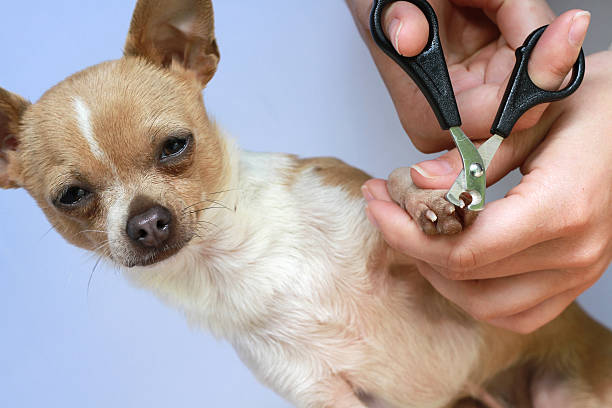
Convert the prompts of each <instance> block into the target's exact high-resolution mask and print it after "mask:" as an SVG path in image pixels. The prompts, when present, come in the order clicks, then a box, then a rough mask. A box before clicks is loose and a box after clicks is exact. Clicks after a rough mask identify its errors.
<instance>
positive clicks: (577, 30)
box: [568, 11, 591, 47]
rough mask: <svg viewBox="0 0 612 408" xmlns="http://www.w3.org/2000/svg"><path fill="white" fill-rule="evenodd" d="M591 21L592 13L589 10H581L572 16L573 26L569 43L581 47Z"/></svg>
mask: <svg viewBox="0 0 612 408" xmlns="http://www.w3.org/2000/svg"><path fill="white" fill-rule="evenodd" d="M590 22H591V13H589V12H588V11H580V12H578V13H576V14H575V15H574V18H572V26H571V27H570V30H569V38H568V40H569V43H570V44H571V45H573V46H574V47H579V46H580V45H581V44H582V42H583V41H584V38H585V37H586V33H587V29H588V28H589V23H590Z"/></svg>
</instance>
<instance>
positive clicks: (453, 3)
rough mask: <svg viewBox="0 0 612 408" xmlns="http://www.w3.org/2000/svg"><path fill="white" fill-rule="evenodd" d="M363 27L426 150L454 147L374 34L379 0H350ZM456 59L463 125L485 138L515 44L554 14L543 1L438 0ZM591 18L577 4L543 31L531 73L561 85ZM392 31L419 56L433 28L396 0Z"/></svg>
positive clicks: (537, 113)
mask: <svg viewBox="0 0 612 408" xmlns="http://www.w3.org/2000/svg"><path fill="white" fill-rule="evenodd" d="M346 2H347V4H348V6H349V8H350V10H351V12H352V13H353V16H354V18H355V21H356V23H357V26H358V28H359V30H360V32H361V34H362V37H363V38H364V41H365V42H366V44H367V45H368V47H369V49H370V52H371V53H372V56H373V58H374V61H375V62H376V65H377V66H378V69H379V71H380V73H381V75H382V77H383V79H384V81H385V83H386V85H387V89H388V90H389V93H390V94H391V97H392V99H393V102H394V103H395V107H396V110H397V112H398V115H399V117H400V120H401V122H402V125H403V127H404V129H405V130H406V132H407V133H408V135H409V136H410V138H411V139H412V142H413V143H414V145H415V146H416V147H417V148H418V149H419V150H421V151H424V152H428V153H431V152H436V151H440V150H442V149H446V148H449V147H451V144H452V139H451V138H450V137H449V135H448V133H446V132H444V131H442V130H441V129H440V128H439V125H438V122H437V120H436V118H435V116H434V114H433V112H432V111H431V109H430V107H429V105H428V104H427V102H426V100H425V97H424V96H423V95H422V94H421V92H420V91H419V89H418V88H417V86H416V85H415V84H414V83H413V82H412V80H411V79H410V77H409V76H408V75H407V74H406V73H405V72H404V71H402V69H401V68H399V67H398V66H397V65H396V64H395V62H393V61H392V60H391V59H390V58H389V57H387V56H386V55H385V54H384V53H383V52H382V51H380V50H379V49H378V48H377V47H376V45H375V44H374V42H373V40H372V38H371V36H370V33H369V14H370V9H371V7H372V0H346ZM430 3H431V4H432V6H433V7H434V9H435V10H436V13H437V15H438V19H439V25H440V38H441V41H442V44H443V48H444V52H445V55H446V58H447V62H448V64H449V73H450V77H451V81H452V82H453V86H454V90H455V95H456V98H457V104H458V106H459V111H460V113H461V116H462V119H463V129H464V130H465V132H466V133H467V135H468V136H470V138H472V139H486V138H487V137H489V128H490V126H491V123H493V119H494V117H495V113H496V111H497V107H498V105H499V102H500V100H501V98H502V96H503V93H504V90H505V87H506V84H507V81H508V78H509V76H510V73H511V71H512V68H513V66H514V63H515V56H514V50H515V49H516V48H517V47H519V46H520V45H521V44H522V43H523V42H524V40H525V38H527V36H528V35H529V34H530V33H531V32H532V31H533V30H534V29H536V28H538V27H540V26H542V25H544V24H549V23H551V22H552V21H553V19H554V17H555V15H554V13H553V12H552V10H551V9H550V7H549V6H548V4H547V3H546V1H544V0H526V1H505V2H504V1H503V0H498V1H484V0H431V1H430ZM588 23H589V14H588V13H587V12H583V11H579V10H572V11H568V12H566V13H564V14H563V15H562V16H560V17H558V18H557V19H556V20H554V22H553V23H552V24H551V25H550V27H549V28H548V29H547V30H546V32H545V33H544V34H543V35H542V37H541V38H540V40H539V41H538V44H537V46H536V48H535V50H534V52H533V54H532V56H531V59H530V63H529V74H530V76H531V78H532V80H533V81H534V82H535V83H536V84H537V85H538V86H540V87H542V88H544V89H551V90H552V89H556V88H557V87H558V86H559V85H560V84H561V82H562V81H563V79H564V78H565V76H566V74H567V72H569V70H570V69H571V67H572V65H573V64H574V62H575V61H576V58H577V56H578V52H579V50H580V47H581V46H582V42H583V40H584V37H585V35H586V30H587V26H588ZM383 27H384V28H385V31H386V34H387V37H388V38H389V39H390V40H391V42H392V43H393V44H394V45H395V48H396V49H397V50H398V52H399V53H400V54H402V55H406V56H412V55H416V54H418V53H419V52H420V51H421V50H422V49H423V48H424V47H425V45H426V43H427V39H428V34H429V27H428V23H427V20H426V19H425V16H424V15H423V13H422V12H421V11H420V10H419V9H418V8H417V7H416V6H415V5H413V4H411V3H408V2H396V3H393V4H392V5H391V6H389V7H388V8H387V9H386V10H385V13H384V15H383ZM546 108H547V105H541V106H539V107H537V108H534V109H532V110H530V111H529V112H528V113H527V114H525V115H524V116H523V118H522V119H521V120H520V121H519V122H518V123H517V125H516V127H515V129H517V130H521V129H526V128H529V127H531V126H533V125H534V124H536V123H537V122H538V121H539V119H540V117H541V116H542V114H543V112H544V111H545V109H546Z"/></svg>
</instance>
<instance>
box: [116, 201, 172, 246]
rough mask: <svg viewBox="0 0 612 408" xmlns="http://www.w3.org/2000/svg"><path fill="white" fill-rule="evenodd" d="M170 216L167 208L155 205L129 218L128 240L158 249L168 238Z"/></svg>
mask: <svg viewBox="0 0 612 408" xmlns="http://www.w3.org/2000/svg"><path fill="white" fill-rule="evenodd" d="M171 222H172V215H171V214H170V211H168V209H167V208H165V207H162V206H159V205H156V206H154V207H151V208H149V209H148V210H147V211H145V212H143V213H142V214H138V215H135V216H133V217H132V218H130V219H129V220H128V222H127V234H128V237H130V239H131V240H132V241H133V242H135V243H137V244H140V245H143V246H145V247H149V248H159V247H161V246H162V245H163V244H164V242H166V241H167V240H168V237H169V236H170V223H171Z"/></svg>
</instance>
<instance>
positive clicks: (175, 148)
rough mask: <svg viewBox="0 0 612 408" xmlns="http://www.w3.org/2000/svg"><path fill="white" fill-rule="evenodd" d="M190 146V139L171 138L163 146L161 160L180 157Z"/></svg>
mask: <svg viewBox="0 0 612 408" xmlns="http://www.w3.org/2000/svg"><path fill="white" fill-rule="evenodd" d="M188 144H189V138H188V137H183V136H181V137H171V138H170V139H168V140H166V141H165V142H164V145H163V146H162V150H161V155H160V159H161V160H165V159H169V158H171V157H176V156H178V155H180V154H181V153H183V152H184V151H185V149H187V145H188Z"/></svg>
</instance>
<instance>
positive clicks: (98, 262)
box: [87, 255, 103, 299]
mask: <svg viewBox="0 0 612 408" xmlns="http://www.w3.org/2000/svg"><path fill="white" fill-rule="evenodd" d="M102 256H103V255H100V256H99V257H98V260H97V261H96V263H95V264H94V266H93V268H91V273H90V274H89V280H88V281H87V299H89V289H90V288H91V281H92V280H93V276H94V273H95V272H96V268H97V267H98V265H99V264H100V261H102Z"/></svg>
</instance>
